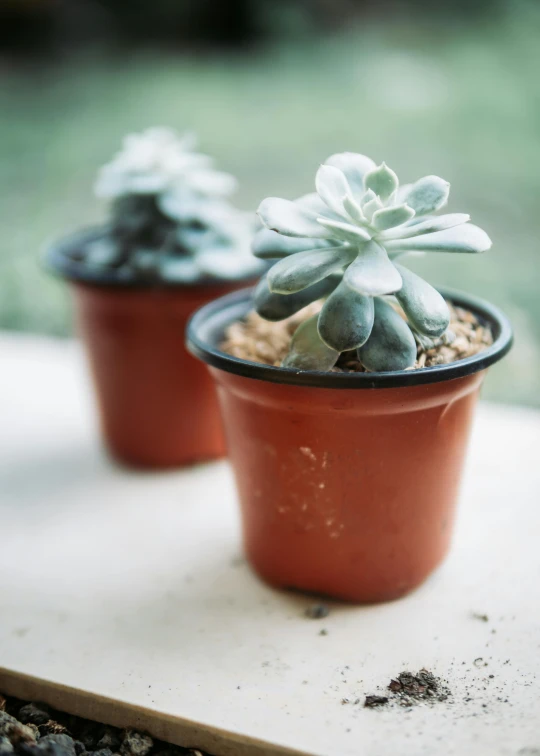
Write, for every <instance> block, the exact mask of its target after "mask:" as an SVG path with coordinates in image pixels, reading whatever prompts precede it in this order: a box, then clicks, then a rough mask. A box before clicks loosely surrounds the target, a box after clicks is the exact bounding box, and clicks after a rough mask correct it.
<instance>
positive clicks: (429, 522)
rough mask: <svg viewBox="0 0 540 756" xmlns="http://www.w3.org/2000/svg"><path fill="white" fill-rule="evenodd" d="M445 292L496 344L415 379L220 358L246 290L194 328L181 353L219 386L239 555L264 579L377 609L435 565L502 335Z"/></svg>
mask: <svg viewBox="0 0 540 756" xmlns="http://www.w3.org/2000/svg"><path fill="white" fill-rule="evenodd" d="M443 293H444V294H445V296H447V298H448V299H450V300H452V301H453V302H454V303H455V304H457V305H459V306H462V307H465V308H466V309H469V310H472V311H473V312H474V313H475V314H476V315H478V317H480V318H481V319H482V320H484V321H487V322H488V323H489V324H490V326H491V328H492V331H493V334H494V337H495V343H494V344H493V346H491V347H490V348H488V349H486V350H485V351H484V352H482V353H481V354H479V355H475V356H474V357H469V358H467V359H465V360H462V361H460V362H457V363H453V364H452V365H441V366H437V367H431V368H425V369H423V370H418V371H402V372H396V373H353V374H340V373H316V372H309V373H308V372H303V373H302V372H300V373H299V372H296V371H294V370H290V369H283V368H275V367H268V366H265V365H256V364H254V363H249V362H246V361H243V360H239V359H235V358H233V357H230V356H229V355H226V354H224V353H222V352H220V351H219V349H218V345H219V343H220V341H221V339H222V336H223V332H224V329H225V328H226V326H227V325H228V324H229V323H231V322H233V321H235V320H237V319H238V318H240V317H242V316H243V315H245V314H246V312H247V311H248V309H249V308H250V300H249V294H248V293H246V292H239V293H236V294H233V295H231V296H228V297H224V298H222V299H221V300H218V301H217V302H213V303H212V304H210V305H207V306H206V307H204V308H203V309H202V310H200V311H199V312H198V313H197V314H196V315H195V316H194V317H193V319H192V320H191V323H190V325H189V327H188V343H189V347H190V349H191V351H192V352H193V353H194V354H196V355H197V356H198V357H200V358H201V359H203V360H204V361H205V362H207V363H208V364H209V365H210V366H211V367H210V372H211V373H212V375H213V377H214V379H215V381H216V384H217V386H218V394H219V399H220V404H221V410H222V414H223V417H224V421H225V428H226V436H227V441H228V450H229V455H230V459H231V462H232V465H233V468H234V472H235V476H236V481H237V485H238V492H239V497H240V504H241V509H242V523H243V536H244V544H245V550H246V554H247V557H248V559H249V561H250V562H251V564H252V566H253V567H254V569H255V570H256V571H257V572H258V573H259V575H261V577H262V578H264V580H266V581H267V582H268V583H270V584H272V585H274V586H279V587H284V588H296V589H302V590H304V591H311V592H316V593H320V594H325V595H329V596H333V597H337V598H340V599H345V600H349V601H354V602H378V601H386V600H389V599H395V598H398V597H400V596H403V595H405V594H407V593H409V592H410V591H411V590H413V589H414V588H415V587H416V586H418V585H419V584H420V583H422V582H423V581H424V580H425V579H426V578H427V576H428V575H429V574H430V573H431V572H432V571H433V570H434V569H435V568H436V567H437V565H438V564H440V562H441V561H442V560H443V558H444V556H445V555H446V553H447V551H448V548H449V544H450V539H451V534H452V527H453V521H454V514H455V504H456V498H457V493H458V488H459V482H460V478H461V472H462V467H463V461H464V457H465V451H466V446H467V439H468V437H469V431H470V427H471V420H472V416H473V411H474V406H475V404H476V400H477V397H478V393H479V389H480V386H481V384H482V380H483V378H484V375H485V370H486V368H487V367H488V366H489V365H490V364H492V363H494V362H495V361H497V360H498V359H500V358H501V357H502V356H503V355H504V354H505V353H506V352H507V351H508V350H509V348H510V346H511V339H512V336H511V329H510V325H509V323H508V321H507V320H506V318H505V317H504V315H503V314H502V313H500V312H499V311H498V310H496V309H495V308H493V307H491V306H490V305H488V304H487V303H484V302H481V301H479V300H476V299H472V298H469V297H465V295H461V294H459V295H458V294H452V293H448V292H443Z"/></svg>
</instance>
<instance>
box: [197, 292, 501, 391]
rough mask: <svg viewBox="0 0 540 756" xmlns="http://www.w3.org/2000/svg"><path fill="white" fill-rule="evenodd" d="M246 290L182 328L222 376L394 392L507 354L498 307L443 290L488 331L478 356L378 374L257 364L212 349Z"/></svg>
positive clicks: (244, 305) (243, 303)
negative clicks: (487, 343)
mask: <svg viewBox="0 0 540 756" xmlns="http://www.w3.org/2000/svg"><path fill="white" fill-rule="evenodd" d="M252 292H253V289H252V288H249V289H240V290H239V291H235V292H233V293H232V294H227V295H225V296H223V297H220V298H219V299H216V300H214V301H213V302H210V303H209V304H207V305H204V306H203V307H201V308H200V309H198V310H197V311H196V312H195V313H194V314H193V315H192V316H191V318H190V320H189V322H188V325H187V330H186V345H187V348H188V349H189V351H190V352H191V353H192V354H193V355H194V356H195V357H198V358H199V359H201V360H202V361H203V362H206V363H207V364H208V365H210V366H212V367H215V368H219V369H220V370H224V371H226V372H228V373H235V374H236V375H241V376H244V377H246V378H254V379H256V380H261V381H268V382H270V383H285V384H289V385H294V386H311V387H317V388H332V389H336V388H337V389H367V388H370V389H376V388H398V387H401V386H418V385H422V384H428V383H440V382H441V381H449V380H453V379H454V378H463V377H464V376H467V375H472V374H473V373H477V372H479V371H481V370H485V369H486V368H488V367H489V366H490V365H493V364H494V363H495V362H498V361H499V360H500V359H502V358H503V357H504V356H505V354H507V353H508V352H509V351H510V348H511V346H512V341H513V334H512V326H511V325H510V321H509V320H508V318H507V317H506V315H505V314H504V313H503V312H502V311H501V310H499V308H498V307H495V306H494V305H492V304H491V303H490V302H487V301H485V300H483V299H480V298H478V297H475V296H471V295H470V294H466V293H464V292H460V291H456V290H453V289H446V288H444V289H441V290H440V292H441V294H442V295H443V296H444V297H445V298H446V299H447V300H449V301H450V302H451V303H452V304H454V305H456V306H458V307H462V308H464V309H466V310H470V311H471V312H472V313H473V314H475V315H476V316H478V317H479V318H480V320H481V321H483V322H486V323H488V324H489V326H490V328H491V331H492V333H493V344H492V345H491V346H489V347H488V348H487V349H484V350H483V351H482V352H480V353H478V354H475V355H472V356H471V357H466V358H464V359H462V360H458V361H456V362H451V363H449V364H444V365H434V366H433V367H426V368H419V369H418V370H398V371H394V372H384V373H329V372H321V371H311V370H309V371H308V370H305V371H298V370H295V369H294V368H283V367H274V366H272V365H263V364H260V363H256V362H249V361H247V360H242V359H240V358H238V357H233V356H232V355H230V354H226V353H225V352H222V351H221V350H220V349H219V348H218V347H217V345H218V344H219V343H220V341H221V339H222V338H223V334H224V332H225V329H226V328H227V327H228V326H229V325H230V324H231V323H233V322H235V321H237V320H240V319H241V318H243V317H244V316H245V315H246V314H247V313H248V311H249V310H250V309H251V308H252Z"/></svg>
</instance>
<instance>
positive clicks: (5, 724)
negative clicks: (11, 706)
mask: <svg viewBox="0 0 540 756" xmlns="http://www.w3.org/2000/svg"><path fill="white" fill-rule="evenodd" d="M2 735H3V736H5V737H7V738H8V739H9V740H10V741H11V744H12V745H13V746H17V745H18V744H19V743H35V742H36V735H35V732H34V730H33V729H32V727H30V726H28V725H24V724H21V723H20V722H18V721H17V720H16V719H15V717H12V716H11V714H8V713H7V711H0V736H2Z"/></svg>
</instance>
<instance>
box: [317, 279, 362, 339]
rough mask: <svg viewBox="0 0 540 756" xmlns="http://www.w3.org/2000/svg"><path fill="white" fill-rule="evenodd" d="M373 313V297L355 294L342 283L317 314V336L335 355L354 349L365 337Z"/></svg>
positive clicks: (355, 292)
mask: <svg viewBox="0 0 540 756" xmlns="http://www.w3.org/2000/svg"><path fill="white" fill-rule="evenodd" d="M373 313H374V309H373V297H367V296H365V295H364V294H359V293H358V292H357V291H355V290H354V289H351V288H350V287H349V286H347V284H346V283H345V282H344V281H342V282H341V283H340V285H339V286H338V287H337V289H336V290H335V291H334V292H333V293H332V294H331V295H330V296H329V297H328V299H327V300H326V302H325V303H324V306H323V308H322V310H321V312H320V315H319V336H320V337H321V339H322V340H323V341H324V343H325V344H327V345H328V346H329V347H332V348H333V349H336V350H337V351H338V352H346V351H347V350H349V349H356V348H357V347H360V346H362V344H365V342H366V341H367V340H368V338H369V334H370V333H371V328H372V327H373Z"/></svg>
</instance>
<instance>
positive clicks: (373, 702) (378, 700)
mask: <svg viewBox="0 0 540 756" xmlns="http://www.w3.org/2000/svg"><path fill="white" fill-rule="evenodd" d="M387 703H388V697H387V696H366V700H365V701H364V706H365V707H366V708H374V707H375V706H384V705H385V704H387Z"/></svg>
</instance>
